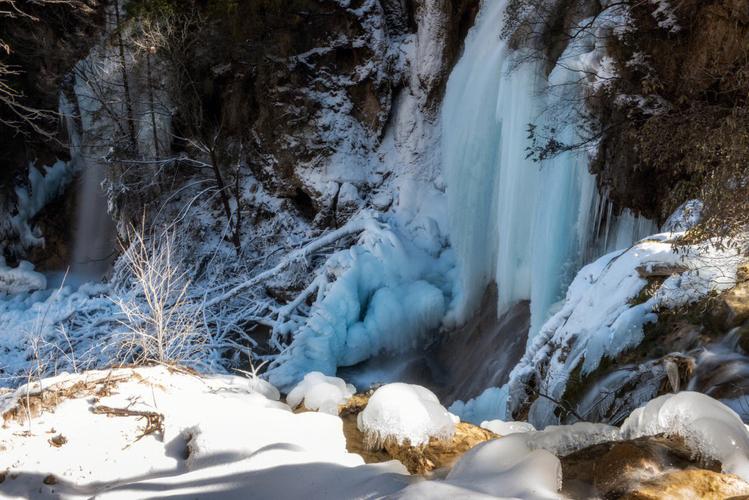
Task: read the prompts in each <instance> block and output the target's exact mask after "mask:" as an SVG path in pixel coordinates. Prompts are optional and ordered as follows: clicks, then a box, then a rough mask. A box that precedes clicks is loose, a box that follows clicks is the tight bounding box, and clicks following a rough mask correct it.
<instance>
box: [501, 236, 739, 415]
mask: <svg viewBox="0 0 749 500" xmlns="http://www.w3.org/2000/svg"><path fill="white" fill-rule="evenodd" d="M680 234H683V233H664V234H657V235H654V236H651V237H649V238H647V239H645V240H642V241H640V242H639V243H637V244H636V245H634V246H632V247H631V248H629V249H627V250H625V251H617V252H612V253H610V254H608V255H605V256H603V257H601V258H600V259H598V260H597V261H595V262H593V263H592V264H589V265H587V266H585V267H584V268H583V269H581V270H580V272H579V273H578V274H577V276H576V277H575V279H574V281H573V282H572V284H571V285H570V287H569V289H568V290H567V296H566V298H565V301H564V304H563V305H562V307H561V309H560V310H559V311H558V312H557V313H556V314H555V315H554V316H552V317H551V318H550V319H549V321H547V322H546V323H545V324H544V326H543V327H542V328H541V331H540V333H539V335H538V336H537V337H536V338H535V339H534V340H533V341H532V343H531V344H530V345H529V347H528V349H527V350H526V353H525V355H524V356H523V358H522V359H521V361H520V362H519V363H518V365H517V366H516V367H515V368H514V369H513V371H512V373H511V374H510V383H509V386H508V390H509V394H510V408H511V409H514V408H516V406H517V405H518V404H519V403H520V402H521V401H523V400H524V399H525V397H526V394H525V384H526V383H527V382H528V380H530V378H531V377H534V376H535V377H538V378H539V380H537V381H538V382H539V384H540V385H539V387H538V391H539V392H541V393H543V394H545V395H547V396H548V397H549V398H550V399H549V398H537V399H536V400H535V401H534V403H533V405H532V406H531V409H530V414H529V421H530V422H532V423H533V424H534V425H536V426H538V427H543V426H545V425H548V424H552V423H556V422H558V421H559V420H558V417H557V416H556V415H555V414H554V411H555V409H556V404H555V403H554V402H553V401H552V400H557V401H558V400H560V399H561V398H562V396H563V394H564V391H565V389H566V386H567V381H568V380H569V377H570V374H571V373H572V371H573V370H574V369H575V368H577V367H578V366H580V367H581V369H582V371H581V373H582V374H583V375H586V374H589V373H591V372H593V371H594V370H596V369H597V368H598V366H599V364H600V362H601V360H602V359H603V358H604V357H610V358H614V357H616V356H618V355H619V354H621V353H623V352H625V351H627V350H629V349H632V348H634V347H636V346H637V345H638V344H639V343H640V342H641V341H642V339H643V337H644V333H643V326H644V325H645V324H647V323H651V322H654V321H656V320H657V317H658V316H657V313H658V311H659V310H660V309H661V308H673V307H679V306H683V305H686V304H689V303H692V302H694V301H697V300H699V299H701V298H703V297H705V296H706V295H707V294H709V293H711V292H713V291H718V292H719V291H722V290H726V289H728V288H730V287H732V286H733V285H735V283H736V268H737V266H738V264H739V263H740V261H741V256H740V254H739V252H738V251H737V250H736V249H718V248H715V247H713V246H706V245H702V246H694V247H687V248H685V249H684V250H683V251H681V252H680V253H676V252H674V251H673V248H672V245H671V238H673V237H676V236H679V235H680ZM656 267H659V268H661V269H673V271H669V273H671V272H672V273H673V274H670V275H667V277H666V278H665V281H664V282H663V283H662V285H661V286H660V288H659V289H658V290H657V291H656V292H655V293H654V294H653V295H652V296H651V297H649V298H646V299H644V300H642V301H638V300H635V299H636V298H637V297H638V294H639V293H640V291H641V290H642V289H643V287H644V286H645V285H646V284H647V283H648V282H647V280H646V279H645V278H643V274H647V273H649V272H652V270H653V269H655V268H656ZM539 367H543V369H544V372H541V373H539V372H538V371H537V370H538V369H539ZM499 416H500V418H501V415H499Z"/></svg>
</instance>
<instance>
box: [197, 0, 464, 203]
mask: <svg viewBox="0 0 749 500" xmlns="http://www.w3.org/2000/svg"><path fill="white" fill-rule="evenodd" d="M477 6H478V2H477V1H476V0H461V1H457V2H450V1H446V0H382V1H378V0H366V1H363V0H360V1H354V2H350V1H332V0H328V1H320V0H296V1H294V2H291V3H288V2H277V1H270V0H263V1H260V2H242V3H240V4H239V5H238V6H237V9H238V10H239V11H238V12H236V13H235V12H232V13H231V15H230V17H227V16H223V15H217V16H215V18H214V19H213V23H214V28H213V29H210V30H208V32H207V35H206V36H207V40H206V43H205V47H206V49H205V50H197V51H196V54H195V59H194V60H195V66H196V67H195V71H194V72H195V74H197V75H198V78H199V79H200V81H201V86H202V87H203V88H205V89H207V95H208V97H209V98H211V99H212V100H213V101H214V103H215V107H216V108H217V109H216V112H217V114H218V115H220V117H221V119H222V123H223V125H224V127H225V129H226V131H227V133H228V134H229V135H233V136H237V137H240V138H241V137H242V136H244V137H245V139H246V140H248V142H251V143H253V148H252V152H251V153H250V154H249V156H250V157H249V158H248V160H249V161H248V163H249V164H250V165H251V166H252V167H253V169H254V170H255V173H256V174H257V175H258V177H259V178H260V179H261V180H262V181H263V182H264V183H265V184H266V185H267V186H268V187H271V188H272V190H274V191H275V192H277V193H279V194H281V195H282V196H286V197H289V198H291V199H292V200H294V201H295V203H297V204H298V205H302V206H304V205H306V206H307V207H308V208H309V209H310V210H311V211H312V213H314V212H316V211H319V210H320V209H322V208H323V207H324V206H325V205H326V204H329V203H335V200H337V197H338V196H339V194H338V193H339V191H338V190H337V189H333V192H332V193H330V192H328V191H329V189H328V187H327V186H328V183H329V182H330V181H334V182H338V183H339V184H344V183H346V182H354V183H361V181H362V172H361V171H360V169H361V166H360V165H357V162H359V163H364V162H365V160H364V157H365V156H366V155H367V154H369V153H371V152H372V151H373V150H374V149H375V148H376V147H377V145H378V144H379V141H380V138H381V137H382V134H383V132H384V129H385V125H386V124H387V123H388V120H389V119H390V116H391V110H392V108H393V105H394V101H395V99H396V97H397V96H398V94H399V93H400V92H401V91H402V89H404V88H414V89H415V90H416V92H413V89H412V93H414V94H416V95H418V96H419V99H420V103H419V104H420V106H421V107H422V108H423V109H424V110H426V111H428V112H429V113H431V114H432V115H435V114H436V110H437V108H438V105H439V103H440V101H441V97H442V93H443V91H444V87H445V84H446V82H447V77H448V75H449V71H450V69H451V67H452V64H453V63H454V62H455V60H456V58H457V56H458V53H459V50H460V47H461V44H462V40H463V37H464V36H465V33H466V31H467V30H468V28H469V27H470V25H471V23H472V20H473V16H474V15H475V11H476V9H477ZM240 19H241V22H238V20H240ZM227 33H230V34H227ZM217 55H218V58H217ZM331 157H335V158H331ZM323 167H324V168H325V171H322V172H321V169H323ZM344 185H345V184H344ZM342 208H344V209H345V207H342Z"/></svg>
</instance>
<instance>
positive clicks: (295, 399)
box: [286, 372, 356, 415]
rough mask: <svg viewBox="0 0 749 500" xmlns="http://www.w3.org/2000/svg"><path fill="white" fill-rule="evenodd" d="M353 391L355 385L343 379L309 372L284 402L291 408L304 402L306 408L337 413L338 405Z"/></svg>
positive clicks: (347, 398)
mask: <svg viewBox="0 0 749 500" xmlns="http://www.w3.org/2000/svg"><path fill="white" fill-rule="evenodd" d="M355 393H356V387H354V386H353V385H351V384H347V383H346V382H345V381H344V380H343V379H340V378H338V377H328V376H326V375H323V374H322V373H320V372H310V373H308V374H307V375H305V376H304V380H302V381H301V382H299V384H297V386H296V387H294V388H293V389H292V390H291V392H290V393H289V395H288V396H287V397H286V402H287V403H288V404H289V405H290V406H291V407H292V408H296V407H297V406H299V404H301V403H304V406H305V408H307V409H310V410H318V411H321V412H323V413H330V414H331V415H338V405H340V404H343V403H345V402H346V401H348V400H349V398H350V397H351V396H353V395H354V394H355Z"/></svg>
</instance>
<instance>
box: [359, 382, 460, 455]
mask: <svg viewBox="0 0 749 500" xmlns="http://www.w3.org/2000/svg"><path fill="white" fill-rule="evenodd" d="M457 422H458V418H457V417H456V416H455V415H452V414H451V413H449V412H448V411H447V410H446V409H445V407H444V406H442V405H441V404H440V402H439V400H438V399H437V396H435V395H434V393H432V392H431V391H430V390H428V389H425V388H424V387H421V386H418V385H411V384H403V383H395V384H387V385H384V386H382V387H380V388H379V389H377V390H376V391H375V392H374V394H373V395H372V397H371V398H370V399H369V402H368V403H367V406H366V408H364V411H362V412H361V413H360V414H359V415H358V422H357V423H358V427H359V430H360V431H362V432H364V433H365V434H366V435H367V437H368V439H369V440H371V441H373V442H376V443H382V442H384V441H385V440H386V439H388V438H393V439H395V440H396V441H397V442H398V443H399V444H402V443H404V442H405V441H406V440H408V441H409V442H410V444H411V445H412V446H420V445H424V444H427V443H428V442H429V438H431V437H436V438H440V439H449V438H450V437H452V435H453V434H454V433H455V424H456V423H457Z"/></svg>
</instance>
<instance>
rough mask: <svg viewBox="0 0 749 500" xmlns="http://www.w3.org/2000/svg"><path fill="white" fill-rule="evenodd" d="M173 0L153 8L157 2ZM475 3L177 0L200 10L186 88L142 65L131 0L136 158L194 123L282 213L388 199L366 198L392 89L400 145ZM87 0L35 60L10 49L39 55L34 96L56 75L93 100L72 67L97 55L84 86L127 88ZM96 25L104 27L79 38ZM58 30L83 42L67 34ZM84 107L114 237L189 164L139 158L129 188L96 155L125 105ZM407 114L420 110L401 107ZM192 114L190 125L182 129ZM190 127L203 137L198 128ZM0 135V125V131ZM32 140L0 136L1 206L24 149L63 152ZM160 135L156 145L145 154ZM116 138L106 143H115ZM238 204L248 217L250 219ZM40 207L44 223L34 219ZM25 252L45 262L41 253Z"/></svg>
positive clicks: (82, 125)
mask: <svg viewBox="0 0 749 500" xmlns="http://www.w3.org/2000/svg"><path fill="white" fill-rule="evenodd" d="M89 3H91V4H92V5H94V3H95V2H89ZM172 3H173V2H171V1H166V2H162V3H161V4H163V5H165V6H167V8H169V6H172ZM141 4H142V5H141ZM161 4H160V5H161ZM478 4H479V2H478V0H458V1H448V0H294V1H291V2H281V1H278V0H258V1H253V2H222V1H218V2H213V3H210V5H207V4H205V3H202V2H195V3H194V4H192V6H190V5H187V4H179V9H178V10H179V11H180V12H181V13H185V15H188V16H189V15H195V16H198V18H199V22H198V23H196V24H195V26H198V29H196V30H194V31H190V38H189V40H187V42H189V43H187V42H185V43H183V44H180V51H183V54H181V55H180V57H182V58H183V61H186V63H187V65H188V67H187V68H186V72H187V73H189V75H190V78H191V83H190V85H182V86H180V85H173V83H174V82H173V80H175V78H174V75H172V74H171V73H172V72H173V71H172V70H171V69H170V67H171V66H170V63H169V61H168V58H169V57H171V56H170V55H168V54H166V49H164V48H163V47H162V46H159V47H158V48H155V49H154V55H153V56H152V57H150V59H148V61H146V56H145V55H144V52H143V50H141V49H142V47H141V49H139V48H138V47H139V45H138V44H139V43H140V44H141V45H142V40H141V39H139V38H138V37H140V36H142V35H141V28H142V24H141V23H142V22H143V19H145V18H146V15H145V14H144V12H145V11H143V10H142V9H143V8H145V9H146V10H147V9H153V8H158V7H154V6H153V5H152V4H151V3H149V2H138V1H134V2H129V3H128V5H127V6H125V7H123V9H124V10H123V13H122V14H121V16H122V21H121V23H122V30H121V31H122V33H123V36H124V45H125V60H126V66H127V71H128V72H129V76H128V79H129V87H130V89H129V91H130V100H131V101H132V102H133V103H134V104H133V107H134V112H135V115H136V118H135V119H133V120H131V121H136V122H137V123H136V128H137V130H136V132H137V134H136V135H137V136H138V139H137V143H138V144H137V145H136V146H137V147H136V149H138V150H139V151H138V152H139V154H140V155H141V156H149V154H151V155H152V154H153V151H151V149H153V148H151V146H150V145H151V144H152V143H156V144H157V146H156V148H157V151H156V152H157V153H158V154H157V155H156V156H159V155H160V156H161V157H162V158H163V157H164V156H167V155H169V156H175V157H176V156H179V155H180V154H182V153H183V151H184V150H185V149H189V144H186V141H184V140H182V139H174V138H173V137H174V136H173V135H172V134H174V135H176V136H177V137H187V136H190V135H191V134H192V136H191V137H187V139H194V140H197V141H198V142H205V141H206V139H211V137H212V134H213V133H214V132H216V131H219V132H220V136H221V138H220V144H218V145H217V146H218V148H219V151H218V152H217V155H216V160H217V161H216V162H217V163H220V164H221V165H220V168H221V169H224V174H223V175H224V177H225V179H226V181H227V183H230V182H232V181H233V179H234V177H235V171H237V172H239V174H240V175H238V176H239V177H242V178H244V179H246V178H248V177H250V176H253V177H254V178H256V179H257V180H258V181H259V182H260V183H261V184H262V186H263V188H264V189H265V190H266V191H267V192H268V193H270V194H272V195H273V196H275V197H278V198H281V199H282V200H285V201H288V210H290V211H293V212H294V215H295V216H301V217H303V218H304V219H307V220H308V221H310V222H312V221H313V220H314V221H315V223H316V224H317V225H319V226H328V225H339V224H342V223H344V222H345V220H346V219H347V218H348V217H349V216H350V214H351V213H353V212H355V211H356V210H357V209H358V208H360V207H362V206H364V205H369V206H375V207H377V208H379V209H387V208H388V207H389V206H390V205H391V203H392V195H391V197H390V199H387V200H386V199H384V197H383V195H382V191H381V192H379V194H378V193H375V194H373V190H374V188H373V185H371V182H372V180H371V174H372V172H370V171H369V167H368V165H369V164H370V163H371V162H372V158H373V156H374V155H375V152H376V150H377V148H378V147H379V146H380V145H381V143H382V138H383V135H384V133H385V129H386V127H387V126H388V124H389V123H391V122H392V120H393V113H394V108H395V107H396V105H397V104H398V103H399V102H401V101H403V100H404V99H405V100H407V101H408V102H409V106H411V108H409V109H407V110H406V111H405V112H404V114H406V115H409V117H410V120H409V121H407V126H404V127H401V130H400V131H399V132H398V133H397V134H399V138H398V140H399V141H401V140H402V141H405V142H414V141H418V140H420V138H421V137H422V135H423V132H424V130H423V126H422V124H421V123H420V122H419V120H422V119H423V120H432V121H434V120H436V117H437V111H438V109H439V105H440V102H441V98H442V95H443V93H444V89H445V85H446V82H447V78H448V76H449V73H450V70H451V68H452V65H453V64H454V63H455V61H456V59H457V57H458V55H459V53H460V50H461V47H462V41H463V39H464V37H465V34H466V32H467V30H468V29H469V28H470V26H471V24H472V22H473V18H474V16H475V14H476V12H477V10H478ZM143 5H145V7H143ZM61 9H62V7H60V8H59V9H58V7H54V8H53V9H51V10H50V11H49V12H50V13H53V14H54V15H50V16H49V22H46V21H47V20H48V19H47V18H46V17H44V16H42V18H43V20H44V21H45V22H44V23H39V24H38V25H33V26H32V27H33V28H34V30H35V31H34V33H36V32H37V31H39V32H40V33H41V34H42V35H44V36H42V37H41V38H42V39H46V38H44V37H47V38H50V37H52V35H53V34H55V33H57V32H56V31H55V30H57V29H58V27H57V24H60V23H62V21H69V19H68V17H70V16H68V17H65V16H62V17H60V16H61V15H60V16H58V14H59V12H58V11H62V10H61ZM97 9H98V10H94V11H93V13H92V14H91V16H90V17H91V19H87V23H82V22H81V23H79V24H80V27H79V28H78V25H76V30H74V31H72V32H71V33H70V40H69V39H68V38H66V37H57V36H56V35H55V40H58V41H59V42H60V44H61V47H57V48H56V49H55V50H56V51H54V53H53V51H48V52H49V53H47V52H44V51H42V55H41V56H39V57H36V56H34V57H33V58H31V59H28V58H26V57H25V56H24V60H23V61H22V62H24V63H27V62H28V63H29V64H30V67H29V73H30V74H31V72H32V71H36V70H35V68H37V66H40V65H41V66H43V68H44V70H45V71H49V72H50V74H46V73H45V75H44V76H45V78H44V79H39V81H38V82H36V83H34V82H31V81H29V82H25V83H27V84H28V85H32V86H33V85H36V86H35V87H34V88H33V89H32V88H31V87H29V89H27V90H28V92H27V94H29V95H30V96H31V97H33V100H34V104H39V105H42V104H43V105H44V106H45V107H47V108H53V109H54V108H56V107H57V103H58V99H59V92H60V88H61V87H64V90H65V95H66V97H67V98H68V99H69V101H70V102H71V103H72V106H73V108H75V109H83V108H87V107H92V105H91V102H94V101H91V102H86V101H87V99H88V100H91V99H90V98H91V96H90V95H88V94H91V93H92V92H91V91H90V90H84V95H83V96H82V95H81V89H82V88H84V87H86V83H85V81H86V79H89V78H91V75H93V76H94V79H95V77H96V75H95V71H93V72H91V75H87V74H86V72H87V71H88V70H87V69H86V68H88V69H92V68H98V67H108V68H109V69H110V70H112V71H111V73H112V75H113V76H111V78H114V80H113V81H107V82H104V83H103V84H102V85H101V86H100V87H99V88H97V89H96V91H94V92H93V94H96V92H100V93H101V94H102V95H94V96H93V97H95V98H96V99H99V101H101V102H107V101H111V102H116V103H118V104H116V106H120V107H123V106H124V105H123V104H122V103H123V102H124V101H126V100H127V99H126V98H124V97H123V95H121V94H122V87H123V85H122V83H121V82H120V81H119V79H120V77H119V74H120V67H119V65H120V63H119V60H120V59H119V55H118V54H119V52H118V50H117V49H118V47H117V44H118V37H117V36H114V34H115V33H116V32H117V30H116V29H114V28H113V26H115V24H114V23H115V21H114V20H113V19H114V15H113V10H112V9H109V10H107V11H106V15H105V12H104V9H103V8H101V9H99V7H97ZM139 9H141V10H139ZM55 16H58V17H60V19H57V17H55ZM61 20H62V21H61ZM56 23H57V24H56ZM118 23H119V21H118ZM69 24H70V23H68V24H67V25H66V26H69ZM8 26H10V25H8ZM24 26H25V25H22V26H20V27H19V29H18V30H16V31H17V32H12V33H10V35H11V36H6V35H8V34H7V33H6V31H11V30H10V29H9V28H8V29H6V28H3V29H2V30H3V31H2V32H1V33H0V34H2V35H3V36H2V37H1V38H2V39H4V40H5V39H11V40H14V39H18V40H19V43H21V42H23V41H24V39H25V38H24V37H27V35H25V34H24V32H23V29H25V28H24ZM105 27H106V32H107V36H105V37H102V38H97V37H96V36H93V34H94V33H97V32H101V31H104V28H105ZM97 30H98V31H97ZM110 35H111V36H110ZM35 36H36V35H35ZM14 37H15V38H14ZM79 38H80V40H79ZM50 39H51V38H50ZM84 39H85V43H83V42H82V41H83V40H84ZM71 40H74V41H76V40H77V41H79V42H82V43H79V44H78V45H75V46H71V45H70V42H71ZM45 50H47V49H46V48H45ZM86 52H88V53H89V56H88V58H87V59H86V61H85V64H84V65H83V66H81V67H79V70H78V71H77V73H80V74H78V75H77V76H76V77H75V78H73V77H70V78H68V79H67V80H65V77H66V75H67V76H70V71H71V69H72V67H73V66H74V65H75V63H76V62H77V61H79V60H82V59H84V57H85V56H86ZM27 59H28V60H27ZM147 63H148V64H150V65H151V67H150V68H148V67H147ZM86 65H87V66H86ZM79 66H80V65H79ZM150 72H153V75H154V76H153V77H152V75H151V73H150ZM81 74H83V75H84V76H81ZM36 76H38V74H37V75H36ZM47 77H49V78H47ZM146 82H147V84H146ZM63 83H65V84H64V85H63ZM149 88H150V89H153V92H154V93H155V98H156V101H157V107H159V108H162V109H160V110H159V112H158V113H157V114H158V115H159V116H158V117H157V121H158V123H156V124H155V125H156V127H157V128H158V129H160V130H159V131H158V132H157V133H156V134H154V133H152V130H151V128H152V127H151V125H150V122H149V123H145V122H146V121H148V120H147V119H146V118H147V117H148V116H149V113H150V112H149V109H148V105H147V103H148V102H149V100H152V99H153V96H151V95H149ZM24 89H26V87H24ZM181 94H185V95H181ZM94 100H95V99H94ZM188 100H197V101H199V102H200V108H201V112H200V116H199V117H198V118H199V119H196V116H195V115H194V114H191V113H188V112H186V107H185V106H184V105H183V104H184V103H185V102H187V101H188ZM77 101H78V102H77ZM93 107H94V108H96V109H95V111H87V112H81V113H80V114H81V119H77V120H75V121H76V126H77V128H79V129H80V130H77V133H79V134H80V135H81V137H82V138H83V139H84V140H83V142H84V144H96V145H97V146H96V147H98V149H96V151H88V150H87V151H85V152H84V153H85V156H86V157H87V158H90V159H91V158H93V160H90V161H93V162H96V163H97V165H96V166H97V168H101V169H102V170H107V171H109V178H110V179H111V182H110V184H112V186H111V188H110V191H109V196H110V209H111V210H112V211H113V212H114V213H113V216H114V218H115V221H116V222H117V223H118V228H119V230H120V233H121V235H122V231H123V229H122V228H123V227H127V226H128V224H129V223H132V222H133V221H134V220H138V219H139V218H140V217H141V216H142V214H143V211H144V207H146V208H148V209H149V211H155V210H150V208H152V207H153V206H159V204H160V203H162V202H163V201H164V200H170V199H172V198H170V196H171V195H173V194H174V193H175V192H179V190H180V188H181V187H182V186H181V183H183V182H185V183H186V182H187V180H186V179H188V178H189V177H190V175H192V174H194V173H195V172H194V171H195V168H194V166H191V165H178V167H179V168H177V169H174V171H169V172H164V171H161V170H158V169H154V170H153V171H150V170H149V174H148V175H147V176H145V177H146V178H148V179H149V181H150V183H148V185H147V186H145V187H144V186H143V185H142V184H143V179H144V175H143V173H142V170H143V169H142V168H141V169H137V173H136V175H135V177H134V179H132V181H133V182H132V183H133V185H129V184H127V182H126V181H122V178H124V177H125V174H126V173H128V172H131V171H132V170H133V169H132V168H131V167H130V166H128V165H125V166H117V165H115V164H111V163H108V162H102V161H101V159H102V158H104V157H107V158H109V155H111V154H112V153H111V147H112V146H111V145H112V144H113V143H116V142H117V141H118V140H120V139H116V138H115V136H120V135H122V134H125V129H127V126H126V125H123V124H122V123H120V124H119V125H116V124H115V123H113V120H112V119H110V118H107V116H108V115H111V114H113V113H114V114H115V115H117V114H119V115H122V116H124V109H123V110H118V109H114V110H106V109H98V108H97V107H96V106H93ZM152 107H153V105H152ZM406 107H408V106H406ZM110 111H111V112H110ZM150 114H153V113H150ZM416 115H418V116H419V117H421V118H418V119H415V118H413V116H416ZM143 117H146V118H143ZM108 121H109V122H108ZM196 122H200V124H199V125H195V123H196ZM196 128H197V129H199V130H198V131H196ZM161 129H163V130H161ZM118 130H119V131H118ZM201 134H202V135H203V136H205V137H196V135H201ZM10 136H11V134H3V141H4V139H5V138H6V137H10ZM152 137H157V139H154V140H152ZM32 139H33V137H30V138H28V139H27V140H24V141H16V142H17V144H16V146H17V147H4V148H0V149H2V153H0V155H2V156H0V160H1V161H2V162H3V163H4V164H5V163H7V165H8V167H7V168H6V167H5V166H4V168H3V169H2V174H0V180H2V186H0V213H3V214H5V213H6V212H7V213H9V214H11V215H12V214H13V213H14V210H15V208H14V207H15V204H16V200H15V195H14V188H15V187H16V186H17V185H18V184H19V183H23V182H24V180H23V179H24V178H25V172H26V169H27V168H28V161H29V160H33V159H38V160H39V162H40V164H49V163H50V162H52V161H53V160H54V158H55V157H56V156H61V157H63V159H66V158H65V155H66V154H67V152H66V148H65V147H57V148H52V149H53V151H50V150H49V148H40V147H36V146H37V144H36V143H34V142H33V140H32ZM3 141H0V142H3ZM48 142H49V141H48ZM159 142H160V143H161V144H160V146H161V151H158V143H159ZM170 142H172V143H171V144H169V143H170ZM187 142H189V141H187ZM92 147H94V146H92ZM118 147H119V146H117V145H115V148H114V149H115V150H117V148H118ZM89 149H90V148H89ZM193 153H194V151H190V154H191V155H193ZM206 156H207V155H206ZM110 159H111V158H110ZM200 160H201V161H207V159H206V158H200ZM211 161H212V160H211ZM237 164H239V167H238V166H237ZM157 170H158V171H157ZM16 173H17V175H16ZM131 173H132V172H131ZM387 175H389V172H385V173H384V174H383V173H380V174H379V179H375V182H382V179H383V177H386V176H387ZM429 175H431V173H430V174H429ZM117 182H120V183H121V184H122V186H118V185H117ZM370 198H371V199H370ZM250 215H251V216H250V217H249V218H250V219H252V218H254V217H255V216H254V215H252V214H250ZM40 217H41V219H43V218H44V217H45V215H44V214H41V215H40ZM41 219H40V221H39V227H40V228H42V229H44V228H47V229H48V232H50V236H51V238H50V240H54V245H53V247H54V249H55V252H54V253H55V255H56V256H58V255H65V254H66V253H68V251H67V250H66V249H64V248H61V244H60V243H59V242H60V241H62V240H64V239H65V238H63V237H62V236H60V237H57V236H56V235H52V234H51V232H52V231H53V229H50V228H54V227H55V226H56V223H55V222H54V221H52V222H50V223H49V224H48V223H47V222H46V221H44V220H41ZM6 226H7V224H6V223H5V222H4V221H3V220H2V219H0V236H1V237H2V238H3V239H5V240H9V239H10V238H12V235H10V234H4V233H6V232H9V231H11V230H12V228H11V227H10V226H8V227H6ZM24 256H25V257H27V258H28V257H31V256H30V255H24V254H23V252H21V254H20V255H19V257H24ZM33 257H35V258H37V257H38V258H40V259H43V258H45V256H44V255H41V253H40V252H39V251H36V253H35V254H34V255H33ZM58 260H59V259H58Z"/></svg>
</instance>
